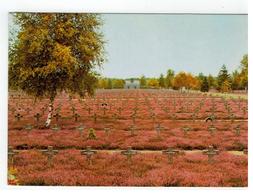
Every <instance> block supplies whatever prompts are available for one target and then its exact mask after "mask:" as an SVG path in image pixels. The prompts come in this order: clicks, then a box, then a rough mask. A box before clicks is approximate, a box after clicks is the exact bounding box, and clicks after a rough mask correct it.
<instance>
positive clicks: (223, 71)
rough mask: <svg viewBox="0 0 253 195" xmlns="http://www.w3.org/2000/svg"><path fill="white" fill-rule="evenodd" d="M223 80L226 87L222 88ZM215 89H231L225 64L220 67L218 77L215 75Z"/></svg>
mask: <svg viewBox="0 0 253 195" xmlns="http://www.w3.org/2000/svg"><path fill="white" fill-rule="evenodd" d="M224 82H226V83H225V85H226V87H225V88H224V86H223V85H224ZM217 89H218V90H219V91H222V92H223V90H222V89H231V78H230V75H229V74H228V71H227V68H226V66H225V65H223V66H222V67H221V70H220V71H219V74H218V77H217Z"/></svg>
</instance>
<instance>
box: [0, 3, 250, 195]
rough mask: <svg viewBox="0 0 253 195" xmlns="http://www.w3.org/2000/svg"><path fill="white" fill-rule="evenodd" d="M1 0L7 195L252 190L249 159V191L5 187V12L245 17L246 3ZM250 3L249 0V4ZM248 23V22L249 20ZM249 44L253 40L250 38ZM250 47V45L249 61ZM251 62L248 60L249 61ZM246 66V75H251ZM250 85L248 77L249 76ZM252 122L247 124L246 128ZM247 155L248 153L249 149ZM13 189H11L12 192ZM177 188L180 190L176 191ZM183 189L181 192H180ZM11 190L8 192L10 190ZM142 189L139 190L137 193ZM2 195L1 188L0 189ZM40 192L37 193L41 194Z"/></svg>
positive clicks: (0, 147) (0, 167)
mask: <svg viewBox="0 0 253 195" xmlns="http://www.w3.org/2000/svg"><path fill="white" fill-rule="evenodd" d="M3 1H4V0H0V24H1V30H0V59H1V64H0V74H1V75H0V92H1V95H0V109H1V111H0V127H1V128H0V139H1V140H0V151H1V152H0V188H4V192H7V191H8V194H10V193H15V192H19V191H20V190H22V192H21V193H28V194H34V190H36V193H38V190H40V193H41V194H42V193H45V192H46V193H47V192H50V193H51V192H52V193H55V192H57V191H56V190H58V191H59V192H60V193H63V194H69V192H71V191H72V190H75V193H76V192H77V193H80V190H79V189H85V192H87V193H94V192H95V193H99V192H103V193H104V192H109V193H112V194H114V193H115V194H116V193H118V192H120V193H125V194H126V193H127V194H128V193H133V192H135V193H138V192H142V193H143V192H144V191H145V192H144V193H145V194H151V193H153V192H155V191H157V190H159V193H168V191H170V192H172V193H176V194H178V193H179V194H181V193H184V192H186V191H187V192H190V191H191V190H194V189H198V191H196V190H194V191H193V193H197V194H203V192H204V193H205V194H206V193H207V194H213V192H214V191H213V190H215V193H220V194H221V193H224V192H225V193H226V192H227V190H229V193H232V194H233V193H236V194H237V193H238V192H239V193H248V192H249V191H252V188H251V186H252V180H251V178H252V175H253V172H252V166H251V163H252V159H251V158H249V178H248V179H249V188H236V189H235V188H233V189H232V190H231V188H135V187H129V188H126V187H123V188H122V187H120V188H119V187H117V188H115V187H114V188H112V187H110V188H107V187H106V188H105V187H29V186H18V187H15V186H14V187H13V186H7V139H8V137H7V105H8V98H7V95H8V78H7V77H8V76H7V75H8V74H7V73H8V49H7V48H8V12H16V11H29V12H97V13H203V14H208V13H211V14H219V13H222V14H247V13H248V1H247V0H72V1H70V0H6V1H5V2H3ZM251 2H252V1H250V3H251ZM249 19H250V18H249ZM249 21H250V20H249ZM252 33H253V32H252V25H250V22H249V35H250V34H252ZM248 42H249V43H253V40H252V39H251V37H250V36H249V41H248ZM251 52H252V46H251V45H249V56H250V57H249V59H251V56H252V55H251V54H252V53H251ZM250 62H251V61H250ZM251 69H252V68H251V67H249V70H250V71H249V72H252V71H253V70H251ZM249 83H252V82H251V78H250V76H249ZM251 97H252V91H251V89H250V85H249V98H248V99H249V100H250V99H251ZM249 108H250V109H249V118H251V116H252V112H251V108H252V103H251V102H250V101H249ZM251 127H252V122H251V121H249V127H248V128H249V129H251ZM248 136H249V140H250V141H249V146H248V147H249V148H252V140H251V139H250V138H251V136H252V133H251V132H250V131H249V133H248ZM249 156H250V157H252V156H251V150H250V149H249ZM11 189H12V190H11ZM31 189H32V190H31ZM178 189H180V190H178ZM182 189H183V190H182ZM210 189H211V190H210ZM10 190H11V191H10ZM140 190H141V191H140ZM0 191H1V193H2V191H3V190H2V189H0ZM40 193H39V194H40Z"/></svg>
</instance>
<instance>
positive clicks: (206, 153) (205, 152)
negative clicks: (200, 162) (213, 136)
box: [203, 145, 219, 163]
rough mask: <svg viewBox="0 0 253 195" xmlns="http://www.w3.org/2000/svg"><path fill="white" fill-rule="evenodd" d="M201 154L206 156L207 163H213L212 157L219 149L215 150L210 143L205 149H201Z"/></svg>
mask: <svg viewBox="0 0 253 195" xmlns="http://www.w3.org/2000/svg"><path fill="white" fill-rule="evenodd" d="M203 154H204V155H207V156H208V163H213V162H214V160H213V157H214V156H215V155H218V154H219V151H218V150H215V149H214V147H213V146H212V145H211V146H209V147H208V149H207V150H204V151H203Z"/></svg>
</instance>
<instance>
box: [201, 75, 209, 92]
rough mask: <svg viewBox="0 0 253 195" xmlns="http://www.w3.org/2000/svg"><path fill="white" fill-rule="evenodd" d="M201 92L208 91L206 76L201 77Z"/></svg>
mask: <svg viewBox="0 0 253 195" xmlns="http://www.w3.org/2000/svg"><path fill="white" fill-rule="evenodd" d="M200 90H201V91H202V92H208V91H209V84H208V80H207V77H203V80H202V82H201V89H200Z"/></svg>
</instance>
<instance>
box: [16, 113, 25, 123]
mask: <svg viewBox="0 0 253 195" xmlns="http://www.w3.org/2000/svg"><path fill="white" fill-rule="evenodd" d="M22 117H23V116H22V115H21V114H20V113H17V114H16V115H15V118H16V119H17V121H20V119H21V118H22Z"/></svg>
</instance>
